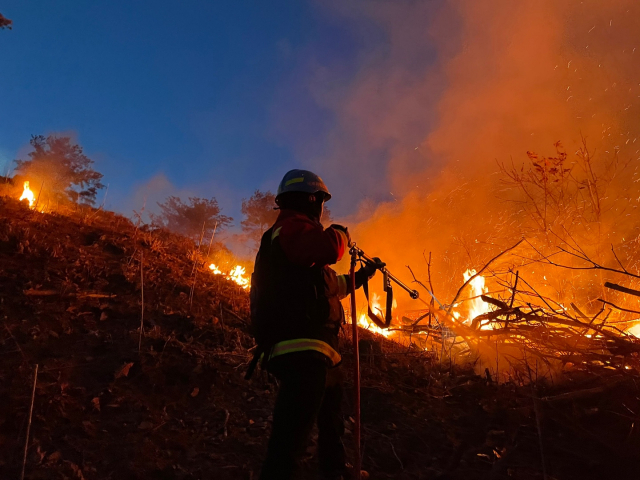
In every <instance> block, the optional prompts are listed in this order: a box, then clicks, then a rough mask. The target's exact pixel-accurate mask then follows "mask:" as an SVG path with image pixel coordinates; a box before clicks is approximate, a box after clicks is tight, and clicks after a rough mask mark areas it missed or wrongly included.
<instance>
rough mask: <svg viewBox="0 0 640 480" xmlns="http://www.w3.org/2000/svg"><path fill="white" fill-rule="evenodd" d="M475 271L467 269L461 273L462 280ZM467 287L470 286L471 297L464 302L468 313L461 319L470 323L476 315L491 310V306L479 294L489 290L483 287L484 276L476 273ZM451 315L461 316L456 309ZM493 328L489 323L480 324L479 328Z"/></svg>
mask: <svg viewBox="0 0 640 480" xmlns="http://www.w3.org/2000/svg"><path fill="white" fill-rule="evenodd" d="M476 273H477V272H476V271H475V270H473V269H468V270H467V271H466V272H464V273H463V274H462V276H463V277H464V281H465V282H466V281H467V280H469V279H470V278H471V277H473V276H474V275H475V274H476ZM469 287H470V288H471V299H470V300H468V301H467V302H466V303H468V305H469V313H468V314H467V317H466V319H464V320H463V323H465V324H470V323H471V322H472V321H473V319H474V318H476V317H477V316H478V315H482V314H484V313H488V312H490V311H491V307H490V306H489V305H487V304H486V303H485V302H484V301H483V300H482V299H481V298H480V296H481V295H484V294H485V293H487V292H488V291H489V289H488V288H487V287H485V278H484V277H483V276H482V275H478V276H477V277H475V278H474V279H473V280H471V282H469ZM458 305H459V304H456V305H454V306H455V307H457V306H458ZM452 315H453V318H455V319H456V320H459V319H460V318H461V317H462V314H461V313H460V312H458V311H453V312H452ZM493 328H494V326H493V325H492V324H491V323H487V324H484V325H481V326H480V329H481V330H492V329H493Z"/></svg>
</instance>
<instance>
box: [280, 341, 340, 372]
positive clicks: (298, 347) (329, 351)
mask: <svg viewBox="0 0 640 480" xmlns="http://www.w3.org/2000/svg"><path fill="white" fill-rule="evenodd" d="M307 350H314V351H316V352H320V353H322V354H323V355H324V356H326V357H327V358H328V359H329V361H330V362H331V365H332V366H336V365H337V364H339V363H340V361H341V360H342V357H340V354H339V353H338V352H336V351H335V350H334V349H333V348H332V347H331V345H329V344H328V343H325V342H323V341H322V340H316V339H315V338H295V339H293V340H285V341H283V342H278V343H276V344H275V345H274V346H273V349H272V350H271V355H269V360H271V359H272V358H274V357H277V356H279V355H284V354H287V353H294V352H304V351H307Z"/></svg>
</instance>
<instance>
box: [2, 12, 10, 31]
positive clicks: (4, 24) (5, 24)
mask: <svg viewBox="0 0 640 480" xmlns="http://www.w3.org/2000/svg"><path fill="white" fill-rule="evenodd" d="M12 25H13V22H12V21H11V20H9V19H8V18H7V17H5V16H4V15H2V14H1V13H0V30H2V29H3V28H8V29H9V30H11V26H12Z"/></svg>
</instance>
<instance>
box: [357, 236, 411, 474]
mask: <svg viewBox="0 0 640 480" xmlns="http://www.w3.org/2000/svg"><path fill="white" fill-rule="evenodd" d="M349 247H350V250H349V253H350V254H351V266H350V270H349V281H350V283H351V325H352V327H353V331H352V340H353V357H354V362H353V388H354V405H355V412H354V417H355V418H354V424H355V425H354V432H353V441H354V448H355V462H354V470H355V472H354V473H355V478H356V480H360V467H361V463H362V459H361V458H360V349H359V346H358V322H357V320H356V319H357V312H356V263H357V262H358V261H360V262H362V263H365V264H368V265H373V266H374V267H376V268H377V269H378V270H380V272H381V273H382V275H383V277H382V281H383V288H384V291H385V293H386V294H387V299H386V311H385V318H384V320H382V319H381V318H380V317H379V316H378V315H377V314H376V313H374V312H373V311H372V310H371V305H370V303H369V285H368V281H365V282H364V284H363V285H362V289H363V291H364V294H365V296H366V298H367V309H368V312H367V313H368V315H369V318H370V319H371V320H372V321H373V322H374V323H375V324H376V325H377V326H378V327H380V328H389V325H391V309H392V307H393V288H392V286H391V282H394V283H396V284H397V285H398V286H399V287H400V288H402V289H404V290H406V291H407V292H408V293H409V295H410V296H411V298H413V299H414V300H416V299H418V297H419V296H420V294H419V293H418V291H417V290H413V289H411V288H410V287H408V286H407V285H406V284H405V283H403V282H402V281H400V280H399V279H398V277H396V276H395V275H393V274H392V273H391V272H389V270H387V267H386V264H385V263H383V262H379V261H377V260H376V259H374V258H372V257H370V256H368V255H367V254H366V253H364V252H363V251H362V249H360V248H358V247H357V246H356V243H355V242H352V243H350V244H349Z"/></svg>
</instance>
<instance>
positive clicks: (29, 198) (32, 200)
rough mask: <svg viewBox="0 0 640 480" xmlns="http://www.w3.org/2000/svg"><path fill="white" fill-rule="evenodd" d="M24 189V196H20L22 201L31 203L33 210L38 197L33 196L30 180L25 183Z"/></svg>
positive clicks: (30, 206)
mask: <svg viewBox="0 0 640 480" xmlns="http://www.w3.org/2000/svg"><path fill="white" fill-rule="evenodd" d="M23 187H24V189H23V190H22V195H21V196H20V201H22V200H27V201H28V202H29V208H31V209H33V208H36V207H35V202H36V196H35V195H34V194H33V192H32V191H31V189H30V188H29V180H27V181H25V182H24V185H23Z"/></svg>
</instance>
